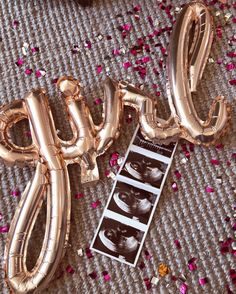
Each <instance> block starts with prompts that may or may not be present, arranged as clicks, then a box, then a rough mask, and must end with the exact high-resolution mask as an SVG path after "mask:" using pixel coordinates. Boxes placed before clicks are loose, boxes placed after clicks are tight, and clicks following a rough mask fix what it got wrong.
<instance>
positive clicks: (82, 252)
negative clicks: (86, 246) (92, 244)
mask: <svg viewBox="0 0 236 294" xmlns="http://www.w3.org/2000/svg"><path fill="white" fill-rule="evenodd" d="M77 254H78V256H83V255H84V251H83V249H82V248H80V249H78V250H77Z"/></svg>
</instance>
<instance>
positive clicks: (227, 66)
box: [226, 63, 236, 71]
mask: <svg viewBox="0 0 236 294" xmlns="http://www.w3.org/2000/svg"><path fill="white" fill-rule="evenodd" d="M235 68H236V65H235V64H234V63H228V64H226V69H227V70H228V71H230V70H233V69H235Z"/></svg>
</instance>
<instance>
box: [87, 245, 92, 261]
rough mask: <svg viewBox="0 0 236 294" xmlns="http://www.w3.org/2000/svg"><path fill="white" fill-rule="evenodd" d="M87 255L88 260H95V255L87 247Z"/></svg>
mask: <svg viewBox="0 0 236 294" xmlns="http://www.w3.org/2000/svg"><path fill="white" fill-rule="evenodd" d="M85 253H86V256H87V258H88V259H90V258H93V254H92V252H91V250H90V248H89V247H87V248H86V249H85Z"/></svg>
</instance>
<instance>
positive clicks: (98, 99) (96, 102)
mask: <svg viewBox="0 0 236 294" xmlns="http://www.w3.org/2000/svg"><path fill="white" fill-rule="evenodd" d="M102 102H103V101H102V99H101V98H96V99H95V100H94V104H95V105H100V104H102Z"/></svg>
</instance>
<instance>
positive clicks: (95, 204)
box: [91, 200, 101, 209]
mask: <svg viewBox="0 0 236 294" xmlns="http://www.w3.org/2000/svg"><path fill="white" fill-rule="evenodd" d="M100 205H101V202H100V200H96V201H95V202H92V203H91V207H92V208H94V209H95V208H97V207H98V206H100Z"/></svg>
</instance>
